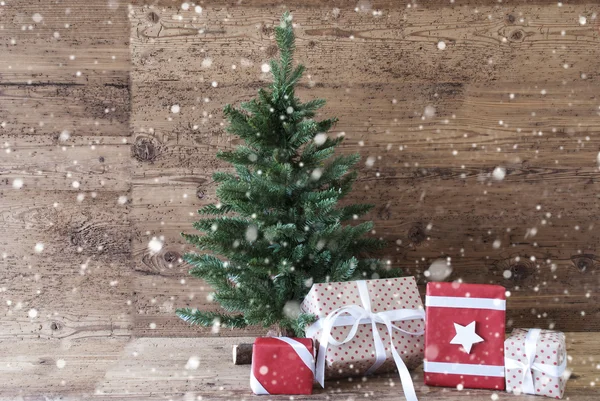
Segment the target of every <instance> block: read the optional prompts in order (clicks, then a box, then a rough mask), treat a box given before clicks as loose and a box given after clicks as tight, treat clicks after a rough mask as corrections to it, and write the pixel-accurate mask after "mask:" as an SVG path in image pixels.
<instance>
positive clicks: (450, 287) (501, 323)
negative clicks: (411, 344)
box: [423, 283, 506, 390]
mask: <svg viewBox="0 0 600 401" xmlns="http://www.w3.org/2000/svg"><path fill="white" fill-rule="evenodd" d="M425 306H426V308H427V323H426V326H425V327H426V331H425V360H424V362H423V371H424V377H425V384H428V385H431V386H443V387H459V388H460V387H461V386H462V387H463V388H486V389H495V390H503V389H504V330H505V310H506V298H505V289H504V287H501V286H497V285H486V284H463V283H428V284H427V293H426V297H425Z"/></svg>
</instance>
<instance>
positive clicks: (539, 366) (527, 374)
mask: <svg viewBox="0 0 600 401" xmlns="http://www.w3.org/2000/svg"><path fill="white" fill-rule="evenodd" d="M540 334H541V330H540V329H530V330H529V331H528V332H527V337H526V338H525V356H526V358H527V363H523V362H519V361H517V360H515V359H512V358H509V357H508V356H507V357H505V360H504V365H505V367H506V369H521V370H522V371H523V378H522V379H521V383H523V384H522V385H521V391H522V392H523V393H525V394H535V385H534V383H533V371H534V370H537V371H538V372H542V373H545V374H547V375H549V376H552V377H560V376H562V374H563V373H564V371H565V369H566V368H567V356H566V355H564V356H563V362H562V363H561V364H560V365H559V366H555V365H546V364H543V363H539V362H538V363H534V362H533V361H534V360H535V355H536V353H537V341H538V338H539V337H540ZM507 377H508V375H507Z"/></svg>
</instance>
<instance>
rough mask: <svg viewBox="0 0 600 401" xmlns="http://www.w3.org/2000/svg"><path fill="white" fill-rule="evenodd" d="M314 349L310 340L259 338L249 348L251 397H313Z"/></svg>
mask: <svg viewBox="0 0 600 401" xmlns="http://www.w3.org/2000/svg"><path fill="white" fill-rule="evenodd" d="M314 373H315V348H314V346H313V340H312V339H310V338H289V337H262V338H257V339H256V341H255V342H254V345H253V347H252V368H251V374H250V387H251V388H252V391H253V392H254V394H287V395H294V394H312V387H313V380H314Z"/></svg>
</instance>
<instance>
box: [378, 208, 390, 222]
mask: <svg viewBox="0 0 600 401" xmlns="http://www.w3.org/2000/svg"><path fill="white" fill-rule="evenodd" d="M377 217H379V218H380V219H381V220H389V219H390V218H391V217H392V212H391V211H390V207H389V205H385V206H382V207H380V208H379V210H378V211H377Z"/></svg>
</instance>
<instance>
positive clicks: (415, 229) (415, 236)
mask: <svg viewBox="0 0 600 401" xmlns="http://www.w3.org/2000/svg"><path fill="white" fill-rule="evenodd" d="M425 238H427V234H425V230H423V225H422V224H420V223H417V224H415V225H413V226H412V227H411V228H410V229H409V230H408V239H409V241H410V242H412V243H413V244H420V243H421V242H423V241H425Z"/></svg>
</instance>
